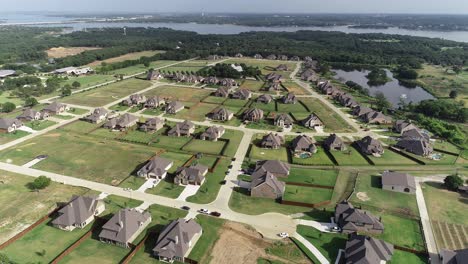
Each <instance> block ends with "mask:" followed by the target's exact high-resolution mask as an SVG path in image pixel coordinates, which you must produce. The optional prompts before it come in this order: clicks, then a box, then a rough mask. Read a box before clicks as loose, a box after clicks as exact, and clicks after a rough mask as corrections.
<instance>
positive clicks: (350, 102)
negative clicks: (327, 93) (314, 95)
mask: <svg viewBox="0 0 468 264" xmlns="http://www.w3.org/2000/svg"><path fill="white" fill-rule="evenodd" d="M333 97H334V98H335V100H338V102H339V103H340V104H341V105H342V106H346V107H349V108H354V107H357V106H358V105H359V104H358V103H357V102H356V100H354V97H353V96H352V95H350V94H347V93H338V92H336V93H334V94H333Z"/></svg>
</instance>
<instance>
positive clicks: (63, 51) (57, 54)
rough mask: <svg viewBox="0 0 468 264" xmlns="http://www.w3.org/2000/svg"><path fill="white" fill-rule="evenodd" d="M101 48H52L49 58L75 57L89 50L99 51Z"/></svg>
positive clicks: (49, 51)
mask: <svg viewBox="0 0 468 264" xmlns="http://www.w3.org/2000/svg"><path fill="white" fill-rule="evenodd" d="M97 49H100V48H94V47H70V48H65V47H57V48H51V49H49V50H47V56H48V57H49V58H53V59H56V58H64V57H67V56H73V55H76V54H80V53H82V52H84V51H87V50H97Z"/></svg>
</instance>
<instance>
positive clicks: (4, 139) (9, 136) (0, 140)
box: [0, 130, 29, 145]
mask: <svg viewBox="0 0 468 264" xmlns="http://www.w3.org/2000/svg"><path fill="white" fill-rule="evenodd" d="M27 135H29V133H28V132H25V131H22V130H17V131H15V132H13V133H1V134H0V144H2V145H3V144H6V143H8V142H11V141H13V140H16V139H19V138H22V137H25V136H27Z"/></svg>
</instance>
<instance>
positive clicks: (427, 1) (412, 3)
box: [0, 0, 468, 14]
mask: <svg viewBox="0 0 468 264" xmlns="http://www.w3.org/2000/svg"><path fill="white" fill-rule="evenodd" d="M0 6H1V7H2V10H0V11H7V12H10V11H54V12H64V11H65V12H125V11H126V12H142V13H144V12H147V13H150V12H250V13H252V12H258V13H261V12H263V13H280V12H283V13H284V12H290V13H292V12H301V13H447V14H454V13H456V14H468V0H78V1H76V0H14V1H11V0H0Z"/></svg>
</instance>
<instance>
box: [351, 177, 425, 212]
mask: <svg viewBox="0 0 468 264" xmlns="http://www.w3.org/2000/svg"><path fill="white" fill-rule="evenodd" d="M381 186H382V177H381V176H380V175H379V174H378V173H371V172H363V173H359V176H358V177H357V180H356V190H355V192H354V194H353V196H352V197H351V199H350V200H351V202H352V203H355V204H363V205H369V206H374V207H376V208H380V209H382V210H389V211H397V212H401V213H410V214H412V215H418V206H417V204H416V196H415V195H414V194H407V193H399V192H393V191H388V190H383V189H382V187H381ZM363 197H366V198H367V199H363Z"/></svg>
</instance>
